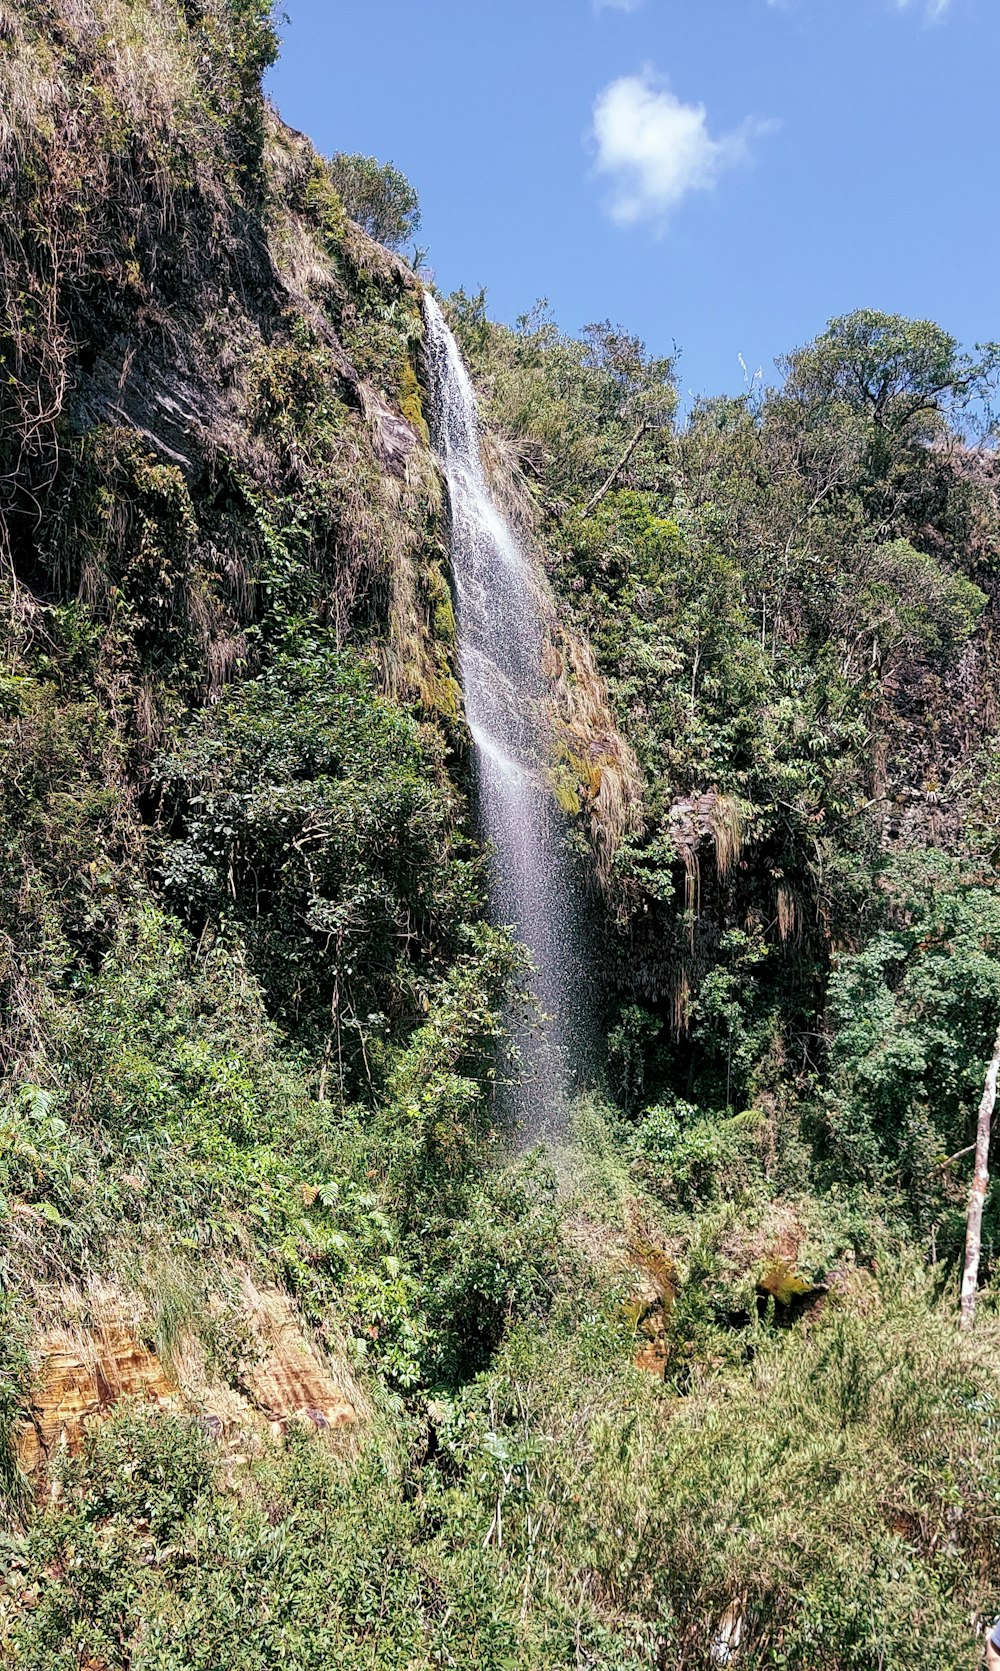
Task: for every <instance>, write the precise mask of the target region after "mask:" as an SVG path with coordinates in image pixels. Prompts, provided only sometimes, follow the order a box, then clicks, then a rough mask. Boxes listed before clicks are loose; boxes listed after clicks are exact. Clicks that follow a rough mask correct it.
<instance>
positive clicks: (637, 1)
mask: <svg viewBox="0 0 1000 1671" xmlns="http://www.w3.org/2000/svg"><path fill="white" fill-rule="evenodd" d="M641 5H642V0H594V10H595V12H605V11H611V12H637V11H638V10H639V7H640V6H641Z"/></svg>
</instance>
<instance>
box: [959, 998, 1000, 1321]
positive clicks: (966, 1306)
mask: <svg viewBox="0 0 1000 1671" xmlns="http://www.w3.org/2000/svg"><path fill="white" fill-rule="evenodd" d="M998 1078H1000V1031H998V1032H997V1038H996V1044H995V1045H994V1047H993V1060H992V1061H991V1062H990V1065H989V1067H988V1068H987V1070H986V1084H985V1086H984V1089H983V1100H982V1102H981V1103H980V1104H979V1124H978V1126H977V1127H976V1170H975V1172H974V1173H973V1177H972V1188H971V1190H970V1191H969V1213H968V1218H967V1219H966V1230H965V1270H964V1272H963V1275H962V1308H961V1314H960V1317H959V1321H960V1323H961V1326H962V1328H963V1329H968V1328H971V1326H972V1319H973V1318H974V1317H975V1315H976V1287H977V1284H978V1282H979V1250H980V1244H981V1242H982V1236H983V1207H984V1205H985V1202H986V1190H987V1186H988V1184H989V1181H990V1127H991V1125H992V1122H993V1109H994V1106H995V1104H996V1100H997V1079H998Z"/></svg>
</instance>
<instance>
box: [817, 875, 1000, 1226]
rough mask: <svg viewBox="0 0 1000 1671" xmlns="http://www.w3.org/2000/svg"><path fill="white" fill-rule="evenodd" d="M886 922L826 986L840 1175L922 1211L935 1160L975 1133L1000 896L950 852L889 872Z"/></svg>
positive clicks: (999, 944)
mask: <svg viewBox="0 0 1000 1671" xmlns="http://www.w3.org/2000/svg"><path fill="white" fill-rule="evenodd" d="M883 886H884V889H885V893H886V905H887V911H886V921H885V924H884V926H883V927H882V928H881V930H880V932H878V933H877V934H875V935H874V936H873V937H872V939H871V940H870V941H869V942H868V944H867V945H866V946H865V947H864V949H863V950H862V951H861V952H858V953H856V954H854V955H853V956H849V957H845V958H843V959H842V960H841V961H840V963H839V965H838V967H837V969H836V970H835V972H834V975H833V979H832V981H831V985H830V998H831V1008H832V1012H833V1017H834V1020H835V1023H836V1024H837V1031H836V1035H835V1038H834V1043H833V1051H832V1068H833V1082H832V1087H831V1093H830V1101H829V1114H828V1120H829V1127H830V1135H831V1139H832V1143H833V1155H832V1157H831V1160H832V1165H833V1168H834V1170H835V1171H836V1172H837V1174H838V1175H839V1176H845V1175H846V1176H847V1177H852V1176H860V1177H864V1178H867V1179H869V1180H872V1181H878V1182H879V1183H881V1184H882V1185H883V1186H884V1187H886V1188H888V1189H889V1190H895V1191H898V1192H899V1194H900V1195H901V1196H902V1197H903V1198H904V1199H905V1200H906V1202H907V1204H908V1209H909V1211H910V1212H912V1213H913V1214H914V1216H915V1217H916V1219H917V1221H918V1222H920V1221H921V1220H925V1218H926V1215H927V1214H928V1212H929V1211H930V1209H931V1206H932V1204H933V1203H934V1201H935V1198H936V1197H937V1195H938V1192H939V1190H940V1188H941V1186H942V1184H943V1183H946V1182H947V1180H946V1179H944V1178H942V1175H941V1173H940V1172H938V1171H937V1170H936V1163H937V1162H938V1161H939V1160H941V1159H943V1158H944V1157H945V1156H947V1155H950V1154H951V1153H953V1152H954V1151H955V1150H958V1149H960V1148H962V1147H964V1146H965V1145H966V1144H967V1143H969V1142H971V1141H972V1138H973V1137H974V1134H975V1116H976V1109H977V1107H978V1103H979V1098H980V1096H981V1094H982V1082H983V1074H984V1072H985V1064H986V1062H987V1061H988V1060H989V1057H990V1054H991V1048H992V1041H993V1039H994V1037H995V1035H996V1028H997V1017H998V1016H1000V962H998V952H1000V899H998V896H997V893H996V891H995V890H994V889H992V888H988V887H984V886H983V885H982V883H981V882H980V881H979V879H978V878H974V877H969V876H968V875H967V874H965V873H963V868H962V866H961V865H960V864H959V863H958V862H956V861H955V860H952V859H949V858H946V857H945V856H944V855H943V854H935V853H923V854H913V855H910V856H909V857H908V858H906V859H904V860H899V861H897V862H896V863H895V864H894V865H893V866H892V867H891V868H890V869H889V871H888V872H887V874H886V877H885V878H884V882H883Z"/></svg>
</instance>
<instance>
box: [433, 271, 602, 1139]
mask: <svg viewBox="0 0 1000 1671" xmlns="http://www.w3.org/2000/svg"><path fill="white" fill-rule="evenodd" d="M426 318H427V358H428V367H429V372H430V378H431V384H432V392H433V404H434V413H433V418H434V440H435V444H436V447H437V450H438V453H439V456H440V460H441V464H442V466H443V469H444V472H445V477H446V480H447V483H448V494H449V499H450V504H451V563H452V573H453V576H454V582H455V591H456V604H457V609H456V614H457V620H458V656H459V672H460V675H461V681H462V691H463V695H464V699H465V713H466V718H467V720H468V724H469V730H470V731H471V733H472V738H473V742H474V744H475V749H476V765H477V772H476V777H477V798H478V811H479V818H480V824H481V830H482V834H483V835H484V837H485V838H486V839H487V841H488V842H489V845H490V847H491V849H492V895H493V909H494V914H495V916H496V919H497V921H498V922H500V923H502V924H504V925H507V926H510V927H511V928H513V930H514V933H515V935H516V937H517V939H518V940H520V941H521V942H522V943H523V944H524V945H526V946H527V947H528V950H529V952H530V954H531V961H532V964H533V966H534V973H533V975H532V978H531V982H530V986H531V990H532V992H533V994H534V996H535V998H536V999H537V1000H538V1004H539V1006H540V1008H541V1011H542V1016H543V1019H542V1020H541V1022H537V1021H536V1022H535V1024H534V1025H532V1026H529V1027H527V1028H524V1029H521V1030H520V1031H519V1032H518V1036H517V1040H516V1042H517V1047H518V1051H519V1054H520V1056H521V1060H522V1063H523V1082H522V1084H521V1086H520V1089H519V1091H518V1092H517V1094H516V1095H515V1099H514V1100H515V1109H516V1112H517V1115H518V1117H519V1118H520V1119H521V1121H522V1122H523V1124H524V1126H525V1127H526V1129H527V1130H528V1131H529V1132H530V1133H535V1132H539V1131H542V1130H544V1129H546V1128H547V1127H550V1126H551V1125H552V1124H553V1122H554V1121H557V1120H558V1115H559V1109H560V1105H561V1103H562V1100H563V1097H564V1094H565V1091H566V1089H567V1087H568V1085H569V1083H570V1082H571V1080H572V1076H573V1071H574V1065H575V1064H574V1056H575V1055H576V1054H577V1047H578V1045H579V1043H580V1034H581V1029H582V1025H583V1002H582V993H583V990H584V987H585V984H586V983H585V982H584V980H583V978H582V966H581V959H580V956H579V933H578V917H579V904H578V898H577V890H576V889H575V888H574V885H573V878H572V875H571V872H570V867H569V863H568V860H567V856H566V851H565V846H564V840H563V836H564V831H563V830H562V829H561V828H560V819H559V816H558V812H557V809H556V807H555V805H554V803H553V799H552V795H551V792H550V791H549V789H548V786H547V784H546V781H545V776H544V771H545V766H546V763H547V762H548V761H549V759H550V756H551V747H550V745H551V737H550V734H549V728H548V726H547V724H546V720H545V715H544V712H543V708H542V698H543V695H544V691H545V681H544V677H543V673H542V628H541V620H540V615H539V594H538V585H537V582H536V580H535V576H534V574H533V572H532V569H531V566H530V564H529V562H528V559H527V557H526V555H525V552H524V550H523V549H522V547H521V545H520V543H519V541H518V539H517V538H516V536H515V534H514V531H513V529H512V528H511V527H510V525H509V524H508V522H507V521H506V519H505V518H504V516H503V515H502V513H501V511H500V509H499V508H498V506H497V504H496V502H495V500H494V498H493V496H492V494H491V493H490V490H489V487H488V485H487V482H486V476H485V472H484V470H483V460H482V453H481V451H480V444H479V426H478V419H477V412H476V397H475V394H474V392H473V388H472V384H471V382H470V380H469V375H468V372H467V371H466V369H465V365H464V364H463V361H462V356H461V354H460V352H459V349H458V345H457V343H456V342H455V339H454V337H453V336H452V333H451V331H450V330H449V329H448V326H447V324H446V323H445V320H444V317H443V315H442V313H441V310H440V308H439V307H438V305H437V302H436V301H435V300H434V298H433V296H431V295H430V294H429V293H428V294H427V295H426Z"/></svg>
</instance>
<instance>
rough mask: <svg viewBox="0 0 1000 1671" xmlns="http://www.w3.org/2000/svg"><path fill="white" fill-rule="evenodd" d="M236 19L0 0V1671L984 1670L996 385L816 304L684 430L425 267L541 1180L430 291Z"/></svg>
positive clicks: (991, 1596)
mask: <svg viewBox="0 0 1000 1671" xmlns="http://www.w3.org/2000/svg"><path fill="white" fill-rule="evenodd" d="M276 49H277V40H276V35H275V30H274V25H273V22H272V19H271V14H270V9H269V7H268V6H267V5H266V4H265V3H264V0H184V3H183V4H179V3H176V0H20V3H19V4H11V3H9V0H7V3H5V0H0V183H2V186H3V209H2V213H0V293H2V298H3V313H2V321H0V592H2V623H3V624H2V631H3V665H2V669H0V1052H2V1084H0V1310H2V1318H3V1325H4V1327H3V1336H2V1340H0V1491H2V1496H3V1506H4V1522H5V1523H4V1527H3V1530H2V1535H0V1656H2V1658H3V1662H4V1664H10V1665H12V1666H15V1667H19V1668H21V1667H23V1668H25V1671H27V1668H29V1667H30V1668H31V1671H83V1668H87V1671H188V1668H194V1667H199V1666H203V1667H211V1668H212V1671H271V1668H272V1667H274V1666H276V1665H279V1664H280V1665H288V1666H292V1667H294V1668H296V1671H312V1668H315V1671H321V1668H322V1671H327V1668H328V1667H330V1666H333V1665H336V1666H338V1667H340V1666H343V1667H346V1668H352V1667H357V1668H358V1671H360V1668H361V1667H365V1668H369V1671H370V1668H372V1667H378V1668H380V1671H382V1668H384V1671H403V1668H406V1671H417V1668H424V1667H426V1668H430V1667H436V1666H441V1665H455V1666H463V1667H464V1666H468V1667H477V1668H479V1667H483V1668H485V1671H494V1668H495V1671H501V1668H503V1667H508V1666H513V1665H518V1666H530V1667H537V1668H539V1671H541V1668H543V1667H563V1666H565V1667H570V1666H573V1667H588V1668H594V1671H596V1668H598V1667H601V1668H604V1667H607V1668H611V1667H614V1668H616V1671H632V1668H639V1667H647V1666H649V1667H695V1666H704V1665H710V1664H723V1663H732V1664H737V1665H740V1666H745V1667H747V1668H750V1667H777V1666H784V1667H798V1668H800V1671H814V1668H815V1667H816V1666H817V1665H819V1664H823V1665H824V1666H826V1667H830V1668H831V1671H838V1668H843V1671H847V1668H848V1667H849V1668H851V1671H869V1668H871V1671H875V1668H876V1667H878V1668H879V1671H904V1667H905V1671H941V1668H942V1667H955V1668H959V1667H968V1666H972V1665H974V1664H975V1663H976V1662H977V1646H976V1633H977V1630H978V1628H979V1626H980V1624H981V1622H982V1620H983V1619H984V1618H985V1617H986V1616H987V1615H988V1614H989V1613H990V1612H991V1610H996V1609H997V1608H1000V1590H998V1589H997V1580H996V1576H995V1575H996V1571H997V1557H998V1553H1000V1550H998V1525H1000V1522H998V1498H997V1492H998V1486H997V1481H998V1479H1000V1439H998V1430H997V1424H996V1420H995V1405H996V1386H997V1376H998V1372H1000V1325H998V1323H997V1321H996V1301H997V1290H996V1282H997V1274H996V1266H995V1260H996V1249H997V1241H998V1237H1000V1224H998V1221H997V1217H996V1206H995V1203H994V1202H993V1200H992V1198H991V1199H989V1200H988V1202H987V1210H986V1215H985V1220H984V1229H983V1259H982V1266H981V1270H980V1285H981V1287H980V1294H979V1301H978V1311H977V1320H976V1326H975V1329H974V1330H971V1331H970V1330H966V1331H961V1332H960V1331H959V1329H958V1326H957V1280H958V1279H957V1272H958V1268H959V1265H960V1262H961V1257H962V1251H963V1244H964V1234H965V1208H966V1201H967V1196H968V1185H969V1178H970V1169H971V1162H970V1160H969V1156H968V1146H969V1145H970V1144H971V1142H972V1140H973V1137H974V1134H975V1117H976V1107H977V1104H978V1101H979V1097H980V1093H981V1090H982V1085H983V1075H984V1071H985V1067H986V1063H987V1060H988V1058H989V1055H990V1050H991V1048H992V1040H993V1038H994V1035H995V1033H996V1028H997V1022H998V1019H1000V893H998V889H997V868H996V867H997V863H998V861H1000V827H998V816H997V810H996V793H995V791H996V786H997V781H998V767H997V760H998V756H1000V751H998V741H997V733H998V709H1000V704H998V697H1000V690H998V677H1000V675H998V672H997V665H996V655H995V627H996V617H997V609H998V607H1000V605H998V598H1000V583H998V572H997V562H998V550H1000V506H998V484H997V475H996V468H995V463H994V456H993V454H992V452H991V451H989V450H988V449H985V448H979V447H975V446H973V445H972V444H971V443H970V440H969V435H968V433H967V430H968V420H969V418H970V414H972V413H973V411H974V410H978V409H979V407H980V406H981V405H982V403H983V401H984V400H985V399H986V398H987V396H988V395H989V393H990V391H991V389H992V386H993V383H994V381H995V377H996V370H997V359H996V354H995V352H993V351H991V350H984V351H981V352H980V351H977V352H976V353H975V354H965V353H963V351H962V350H961V349H960V348H959V346H958V345H957V344H956V343H954V342H953V341H952V340H951V339H950V338H949V337H948V336H947V335H946V333H944V332H943V331H940V330H938V329H937V327H934V326H930V325H926V324H921V323H914V322H911V321H906V320H899V319H896V318H894V317H892V316H886V315H880V314H874V313H860V314H854V315H850V316H848V317H847V318H845V319H844V320H840V321H835V322H834V323H833V325H831V326H830V327H829V328H828V329H827V330H826V331H825V332H824V333H823V334H822V335H821V336H820V337H818V338H817V340H816V342H815V343H813V344H810V345H808V346H807V347H805V348H803V349H801V350H799V351H798V352H797V353H795V354H793V355H791V356H790V358H789V360H788V363H787V365H786V367H785V368H784V380H783V383H782V386H781V387H780V388H779V389H775V390H772V391H762V392H755V393H754V394H753V395H749V396H748V397H747V398H745V399H743V400H738V401H731V400H725V401H718V402H710V403H706V404H705V405H703V406H701V407H699V408H697V409H696V410H695V412H694V413H693V414H692V416H691V417H690V419H689V420H688V421H687V422H686V423H685V424H684V425H683V426H681V425H678V423H677V421H676V397H675V390H674V378H673V367H672V365H671V364H670V362H668V361H663V360H657V359H655V358H651V357H650V356H648V355H647V353H646V351H645V349H644V348H643V345H642V344H641V343H639V342H637V341H636V340H635V339H634V338H632V337H631V336H629V335H628V334H627V333H626V332H624V331H622V330H620V329H618V328H613V327H612V326H611V325H610V324H607V323H606V324H604V325H595V326H592V327H590V328H589V330H588V331H587V332H586V333H585V334H584V336H583V337H582V338H581V339H580V340H575V339H572V338H569V337H566V336H565V335H563V334H562V333H561V332H560V331H559V330H558V329H557V327H556V326H555V325H554V323H553V322H552V321H551V320H550V319H549V318H548V317H547V316H546V315H545V314H544V313H543V312H536V313H535V314H534V315H531V316H529V317H528V318H527V319H526V320H525V321H523V322H522V325H521V326H520V327H519V328H518V329H516V330H508V329H506V328H504V327H501V326H498V325H496V324H495V323H493V322H492V321H490V319H489V318H488V316H487V313H486V309H485V304H484V299H483V298H482V297H473V298H470V297H468V296H466V295H464V294H459V295H457V296H454V297H452V298H451V299H450V302H444V303H443V305H444V306H445V308H446V311H447V312H448V316H449V318H450V320H451V322H452V325H453V327H454V330H455V332H456V334H457V336H458V338H459V339H460V342H461V344H462V347H463V349H464V353H465V356H466V359H467V362H468V364H469V367H470V369H471V371H472V374H473V377H474V379H475V382H476V385H477V388H478V390H479V393H480V406H481V414H482V429H483V434H482V446H483V453H484V457H485V463H486V468H487V474H488V476H489V482H490V487H491V490H492V492H493V494H494V496H495V498H496V500H497V502H498V504H499V505H501V506H502V508H503V510H504V512H505V514H506V516H507V517H508V519H509V520H510V522H511V523H512V524H513V525H514V526H515V527H516V528H517V529H518V531H519V533H520V537H521V539H522V540H523V543H524V547H525V551H526V552H527V553H528V554H529V557H530V560H531V561H532V562H533V563H534V564H535V566H536V567H537V571H538V572H537V586H536V591H537V597H535V599H534V604H535V606H536V607H537V609H538V611H539V612H540V617H541V620H542V623H543V637H544V674H545V689H546V696H545V708H546V712H547V723H548V726H549V728H550V730H551V735H552V737H553V738H554V744H553V748H552V758H551V759H550V760H548V761H547V762H546V765H545V770H544V774H543V777H544V782H545V784H546V785H547V788H548V790H549V791H550V793H551V797H552V801H553V803H554V805H555V806H556V807H558V808H559V809H560V810H561V814H562V815H563V817H564V819H565V838H566V840H567V842H568V844H569V846H570V847H571V849H572V850H573V853H574V855H575V862H576V865H577V867H578V870H577V874H578V875H579V876H581V877H582V878H584V879H585V885H586V888H587V892H588V901H587V912H586V914H585V920H586V922H587V924H588V925H589V926H588V934H589V937H590V939H591V942H592V943H591V944H590V945H589V947H588V948H587V953H588V963H589V967H590V969H591V971H592V973H593V975H594V977H595V978H596V982H597V985H598V988H599V994H598V996H599V1002H598V1004H597V1005H596V1009H597V1010H598V1011H599V1015H598V1017H597V1019H596V1020H595V1031H596V1033H597V1035H598V1036H597V1037H596V1039H591V1040H589V1041H587V1042H588V1046H589V1048H588V1051H587V1053H586V1054H587V1056H588V1058H589V1059H590V1060H591V1061H593V1062H596V1063H597V1064H598V1066H597V1068H596V1069H595V1070H594V1071H593V1073H592V1079H593V1083H592V1084H591V1085H590V1087H589V1089H588V1091H587V1093H586V1094H585V1095H582V1096H580V1097H579V1098H578V1099H577V1101H576V1102H575V1104H574V1106H573V1107H572V1108H570V1109H567V1110H565V1111H564V1130H563V1134H562V1136H561V1137H558V1138H556V1139H550V1141H549V1142H548V1143H547V1144H546V1146H544V1147H539V1148H537V1149H532V1150H530V1151H526V1149H525V1143H524V1139H523V1134H522V1133H519V1132H518V1131H516V1130H513V1129H511V1127H510V1124H509V1121H507V1119H506V1117H505V1115H504V1112H503V1111H504V1109H505V1107H507V1106H509V1103H508V1100H507V1099H506V1098H505V1096H504V1095H503V1094H502V1093H503V1091H504V1089H505V1087H504V1085H503V1083H502V1081H503V1079H504V1077H505V1075H508V1074H509V1073H510V1072H511V1071H512V1068H511V1061H510V1055H509V1052H508V1051H507V1050H506V1049H505V1047H504V1046H505V1039H506V1036H507V1033H508V1031H509V1029H510V1023H511V1017H512V1014H513V1015H515V1016H517V1015H518V1014H519V1005H518V1001H517V997H516V995H517V993H518V992H520V991H521V990H522V988H523V981H524V953H523V950H522V949H520V948H518V946H517V945H516V944H514V942H513V940H512V938H511V936H510V934H509V933H508V932H506V931H505V930H504V929H503V928H502V927H498V926H497V925H496V924H494V923H492V922H491V920H490V911H489V908H488V885H487V863H486V857H485V855H484V853H483V851H482V848H481V844H480V842H479V841H478V840H477V823H476V816H475V789H476V775H475V769H474V762H473V759H472V748H471V739H470V737H469V735H468V732H467V730H466V726H465V721H464V718H463V706H462V692H461V689H460V683H459V667H458V658H457V648H456V612H455V600H454V596H453V590H454V588H453V577H452V575H451V573H450V568H449V555H448V552H449V534H450V529H449V517H448V506H447V503H446V494H445V489H444V482H443V479H442V476H441V473H440V471H439V468H438V465H437V463H436V461H435V458H434V455H433V451H432V448H431V439H430V428H429V425H432V424H433V421H434V416H435V414H434V410H433V389H432V387H431V382H432V374H431V368H430V367H429V365H428V363H427V357H426V355H425V353H424V343H425V324H424V313H423V304H422V295H423V289H422V286H423V282H424V281H423V280H422V279H421V278H420V277H419V276H418V275H417V274H415V273H414V272H413V270H412V269H411V267H410V266H409V265H408V264H407V263H406V262H405V261H404V260H402V259H401V258H400V257H399V256H398V255H396V254H394V253H392V252H391V251H390V250H388V249H386V248H385V247H383V246H382V245H380V244H379V243H377V242H375V241H374V239H373V238H372V237H371V236H370V235H369V233H368V232H366V231H365V230H363V228H362V225H361V224H359V221H356V220H353V219H351V218H350V216H349V214H348V212H347V207H349V208H350V209H351V210H352V211H353V212H354V213H355V214H357V215H358V216H359V217H360V219H361V220H365V221H366V222H367V224H368V225H369V226H370V227H372V228H375V229H377V230H379V232H380V235H382V236H386V235H392V236H395V235H396V234H397V233H398V234H399V235H400V237H401V236H402V234H403V232H404V230H405V229H406V228H407V227H408V226H410V225H412V223H413V217H414V213H415V198H414V194H413V193H412V190H411V188H410V187H409V186H408V184H407V182H406V181H405V180H403V179H402V177H401V176H400V175H399V174H398V172H397V171H395V170H393V169H391V168H382V167H380V166H379V165H377V164H375V163H373V162H372V161H371V160H370V159H363V158H351V157H339V158H336V159H330V160H324V159H323V158H321V157H319V156H318V155H317V154H316V152H315V151H314V150H313V148H312V147H311V145H310V144H309V142H308V141H307V140H306V139H305V138H304V137H303V136H302V135H300V134H297V133H295V132H293V131H292V130H290V129H289V128H288V127H286V126H285V125H284V124H283V123H282V121H281V120H280V118H279V117H278V116H277V114H276V113H275V112H274V111H273V110H271V109H270V108H269V107H268V105H267V103H266V101H265V100H264V98H263V96H262V93H261V87H260V80H261V76H262V74H263V72H264V70H265V69H266V67H267V65H268V64H269V63H270V62H271V61H272V58H273V55H274V53H275V51H276ZM345 204H346V205H347V207H345ZM547 1112H548V1113H551V1110H549V1111H547ZM543 1123H544V1122H543ZM548 1124H549V1127H550V1130H551V1121H549V1122H548Z"/></svg>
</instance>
